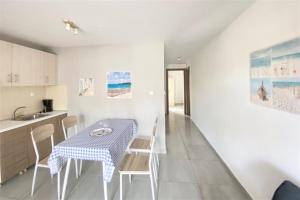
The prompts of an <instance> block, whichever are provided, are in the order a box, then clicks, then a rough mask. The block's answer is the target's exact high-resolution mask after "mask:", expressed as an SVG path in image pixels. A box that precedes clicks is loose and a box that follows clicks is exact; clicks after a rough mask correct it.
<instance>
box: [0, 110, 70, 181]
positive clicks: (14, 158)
mask: <svg viewBox="0 0 300 200" xmlns="http://www.w3.org/2000/svg"><path fill="white" fill-rule="evenodd" d="M66 116H67V114H62V115H59V116H55V117H52V118H48V119H45V120H42V121H39V122H35V123H32V124H29V125H26V126H22V127H20V128H16V129H12V130H9V131H6V132H3V133H0V183H3V182H5V181H7V180H8V179H10V178H12V177H14V176H15V175H17V174H19V172H21V171H23V170H24V169H27V168H28V167H30V166H32V165H34V164H35V159H36V156H35V152H34V149H33V144H32V140H31V135H30V131H31V130H32V129H34V128H36V127H38V126H41V125H44V124H53V125H54V127H55V133H54V143H55V144H58V143H60V142H61V141H63V140H64V134H63V129H62V125H61V120H62V119H63V118H65V117H66ZM38 149H39V154H40V159H42V158H44V157H46V156H48V155H49V154H50V153H51V141H50V139H49V140H45V141H43V142H40V143H39V144H38Z"/></svg>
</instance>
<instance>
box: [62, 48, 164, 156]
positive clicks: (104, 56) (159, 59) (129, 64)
mask: <svg viewBox="0 0 300 200" xmlns="http://www.w3.org/2000/svg"><path fill="white" fill-rule="evenodd" d="M57 54H58V70H59V72H58V74H59V83H60V84H63V85H66V86H67V89H68V108H69V110H70V113H74V114H77V115H80V116H81V120H82V121H83V123H84V125H86V126H87V125H89V124H91V123H93V122H95V121H97V120H99V119H102V118H106V117H122V118H123V117H124V118H135V119H137V121H138V125H139V130H140V131H141V132H145V133H147V134H150V133H151V130H152V126H153V123H154V119H155V116H157V115H158V116H159V119H160V120H159V121H160V128H159V136H160V137H159V141H158V145H157V147H158V148H159V149H158V151H161V152H165V150H166V148H165V127H164V121H165V118H164V44H163V43H151V44H141V45H124V46H97V47H82V48H65V49H58V50H57ZM111 71H131V73H132V88H133V97H132V99H108V98H107V96H106V72H111ZM79 78H95V79H96V81H95V84H96V91H95V96H94V97H82V96H81V97H80V96H79V95H78V84H79ZM150 91H153V92H154V95H150V94H149V92H150Z"/></svg>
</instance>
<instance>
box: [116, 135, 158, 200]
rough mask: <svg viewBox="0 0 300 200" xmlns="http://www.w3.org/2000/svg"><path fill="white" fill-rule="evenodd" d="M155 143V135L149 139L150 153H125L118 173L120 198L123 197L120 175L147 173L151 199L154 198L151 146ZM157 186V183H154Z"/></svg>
mask: <svg viewBox="0 0 300 200" xmlns="http://www.w3.org/2000/svg"><path fill="white" fill-rule="evenodd" d="M154 144H155V137H153V136H151V139H150V153H144V154H142V153H138V154H130V153H128V154H126V155H125V157H124V158H123V160H122V162H121V165H120V168H119V173H120V200H122V199H123V194H122V193H123V192H122V177H123V175H129V176H131V175H147V176H149V178H150V182H151V193H152V199H153V200H155V189H156V188H155V183H154V179H155V177H153V176H154V171H155V170H154V169H153V168H154V163H153V161H154V160H153V159H154V158H153V155H154V154H153V147H154ZM156 186H157V184H156Z"/></svg>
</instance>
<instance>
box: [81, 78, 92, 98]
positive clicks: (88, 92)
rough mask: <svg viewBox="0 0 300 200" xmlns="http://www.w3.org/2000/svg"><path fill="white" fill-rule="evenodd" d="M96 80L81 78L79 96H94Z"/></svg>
mask: <svg viewBox="0 0 300 200" xmlns="http://www.w3.org/2000/svg"><path fill="white" fill-rule="evenodd" d="M94 94H95V79H94V78H81V79H79V96H94Z"/></svg>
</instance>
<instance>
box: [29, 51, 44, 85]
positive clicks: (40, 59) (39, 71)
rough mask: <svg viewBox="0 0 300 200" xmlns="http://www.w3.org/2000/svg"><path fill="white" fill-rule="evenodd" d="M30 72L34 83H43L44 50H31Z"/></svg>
mask: <svg viewBox="0 0 300 200" xmlns="http://www.w3.org/2000/svg"><path fill="white" fill-rule="evenodd" d="M32 69H33V71H32V73H33V76H34V77H35V78H34V79H35V81H34V82H35V83H34V85H45V78H44V52H42V51H39V50H32Z"/></svg>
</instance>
